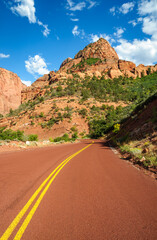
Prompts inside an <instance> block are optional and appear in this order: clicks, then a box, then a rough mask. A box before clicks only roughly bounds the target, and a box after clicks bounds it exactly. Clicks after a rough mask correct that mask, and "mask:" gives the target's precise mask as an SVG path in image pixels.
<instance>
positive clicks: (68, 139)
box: [53, 133, 70, 142]
mask: <svg viewBox="0 0 157 240" xmlns="http://www.w3.org/2000/svg"><path fill="white" fill-rule="evenodd" d="M60 141H64V142H68V141H70V138H69V135H68V134H67V133H65V134H64V135H63V136H62V137H56V138H54V139H53V142H60Z"/></svg>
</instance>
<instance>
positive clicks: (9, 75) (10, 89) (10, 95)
mask: <svg viewBox="0 0 157 240" xmlns="http://www.w3.org/2000/svg"><path fill="white" fill-rule="evenodd" d="M23 88H24V85H23V84H22V82H21V79H20V78H19V77H18V76H17V74H15V73H13V72H10V71H8V70H6V69H4V68H0V114H6V113H8V112H9V110H10V109H16V108H18V107H19V105H20V104H21V91H22V89H23Z"/></svg>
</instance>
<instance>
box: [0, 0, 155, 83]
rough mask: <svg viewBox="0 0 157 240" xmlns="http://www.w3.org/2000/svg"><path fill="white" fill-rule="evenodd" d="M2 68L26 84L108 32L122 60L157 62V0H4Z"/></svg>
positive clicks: (0, 26) (0, 3)
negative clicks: (15, 74)
mask: <svg viewBox="0 0 157 240" xmlns="http://www.w3.org/2000/svg"><path fill="white" fill-rule="evenodd" d="M0 29H1V31H0V67H2V68H6V69H8V70H10V71H13V72H15V73H17V74H18V76H19V77H20V78H21V80H23V81H27V82H26V83H27V84H30V82H33V81H35V79H37V78H38V77H40V76H42V75H43V74H45V73H48V72H49V71H52V70H58V69H59V67H60V64H61V63H62V61H63V60H65V59H66V58H67V57H72V58H73V57H74V56H75V54H76V53H77V52H78V51H79V50H80V49H83V48H84V47H85V46H86V45H87V44H89V43H91V42H94V41H97V40H98V39H99V38H100V37H104V38H105V39H106V40H108V41H109V42H110V44H111V45H112V46H113V47H114V48H115V49H116V51H117V53H118V55H119V57H120V58H121V59H125V60H130V61H133V62H135V63H136V64H137V65H138V64H140V63H142V64H145V65H151V64H155V63H157V0H136V1H129V0H126V1H125V0H118V1H117V0H110V1H108V0H60V1H54V0H51V1H50V0H44V1H43V0H38V1H37V0H1V1H0Z"/></svg>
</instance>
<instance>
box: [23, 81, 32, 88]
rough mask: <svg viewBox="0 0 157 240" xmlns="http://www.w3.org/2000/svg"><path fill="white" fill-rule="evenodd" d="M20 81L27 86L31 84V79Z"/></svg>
mask: <svg viewBox="0 0 157 240" xmlns="http://www.w3.org/2000/svg"><path fill="white" fill-rule="evenodd" d="M21 82H22V83H23V84H25V85H26V86H27V87H29V86H31V84H32V83H31V81H25V80H21Z"/></svg>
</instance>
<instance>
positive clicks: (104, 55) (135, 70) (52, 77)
mask: <svg viewBox="0 0 157 240" xmlns="http://www.w3.org/2000/svg"><path fill="white" fill-rule="evenodd" d="M150 71H151V72H153V71H157V64H156V65H155V66H144V65H142V64H140V65H139V66H136V65H135V64H134V63H133V62H130V61H125V60H120V59H119V57H118V55H117V53H116V51H115V50H114V48H112V47H111V45H110V44H109V42H108V41H106V40H105V39H103V38H100V39H99V40H98V41H97V42H95V43H91V44H89V45H87V46H86V47H85V48H84V49H83V50H81V51H79V52H78V53H77V54H76V55H75V57H74V59H72V58H67V59H66V60H64V61H63V63H62V64H61V66H60V69H59V70H58V71H57V72H54V71H51V72H50V73H49V74H45V75H44V76H42V77H40V78H38V79H37V80H36V81H35V82H34V83H33V84H32V85H31V87H28V88H25V89H23V90H22V93H21V94H20V92H21V89H22V87H21V81H20V79H19V78H18V76H17V75H16V74H14V73H11V72H9V71H7V70H5V69H2V68H1V70H0V73H1V75H0V94H1V98H0V113H6V112H8V111H9V109H10V108H13V109H15V108H16V107H18V106H19V105H20V103H21V102H22V103H23V102H24V101H28V100H30V99H34V98H36V97H37V96H42V95H44V93H45V90H44V89H43V87H44V86H45V85H51V84H53V83H54V82H57V81H60V80H65V79H68V78H69V79H73V77H74V74H75V75H76V74H77V75H78V76H79V77H80V78H82V79H84V78H85V77H86V76H89V77H93V76H96V77H97V78H101V77H102V76H103V77H104V78H105V79H108V78H111V79H113V78H117V77H119V76H127V77H133V78H136V77H141V76H142V75H147V74H148V73H150Z"/></svg>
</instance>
